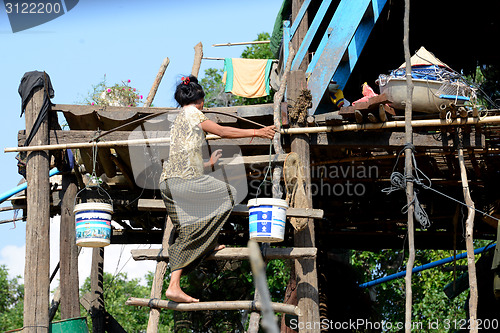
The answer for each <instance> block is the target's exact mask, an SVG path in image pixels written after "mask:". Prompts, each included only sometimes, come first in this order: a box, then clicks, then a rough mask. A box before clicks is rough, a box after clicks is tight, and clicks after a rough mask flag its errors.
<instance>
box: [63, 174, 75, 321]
mask: <svg viewBox="0 0 500 333" xmlns="http://www.w3.org/2000/svg"><path fill="white" fill-rule="evenodd" d="M62 186H63V190H64V194H63V199H62V203H61V231H60V243H61V246H60V249H59V250H60V251H59V253H60V259H59V260H60V265H61V273H60V291H61V304H60V306H61V319H69V318H76V317H79V316H80V295H79V293H80V291H79V288H78V286H79V282H78V246H77V245H76V236H75V214H74V213H73V208H74V207H73V206H74V204H75V196H76V192H77V186H76V177H75V176H73V175H71V174H65V175H63V176H62Z"/></svg>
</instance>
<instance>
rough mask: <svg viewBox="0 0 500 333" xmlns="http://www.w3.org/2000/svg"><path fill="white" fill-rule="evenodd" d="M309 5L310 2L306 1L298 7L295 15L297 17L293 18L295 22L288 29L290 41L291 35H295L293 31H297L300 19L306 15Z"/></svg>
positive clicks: (309, 0)
mask: <svg viewBox="0 0 500 333" xmlns="http://www.w3.org/2000/svg"><path fill="white" fill-rule="evenodd" d="M310 3H311V0H306V1H304V3H303V4H302V6H301V7H300V10H299V12H298V13H297V17H296V18H295V21H293V24H292V27H291V28H290V39H291V38H293V35H295V31H297V28H298V27H299V24H300V21H302V19H303V18H304V15H305V14H306V11H307V7H309V4H310Z"/></svg>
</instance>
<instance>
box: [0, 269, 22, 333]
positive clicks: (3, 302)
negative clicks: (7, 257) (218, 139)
mask: <svg viewBox="0 0 500 333" xmlns="http://www.w3.org/2000/svg"><path fill="white" fill-rule="evenodd" d="M8 273H9V271H8V269H7V267H5V265H1V266H0V290H1V292H0V331H2V332H4V331H7V330H12V329H16V328H20V327H23V299H24V285H22V284H19V282H18V280H19V279H20V278H21V277H20V276H17V277H15V278H13V279H9V277H8Z"/></svg>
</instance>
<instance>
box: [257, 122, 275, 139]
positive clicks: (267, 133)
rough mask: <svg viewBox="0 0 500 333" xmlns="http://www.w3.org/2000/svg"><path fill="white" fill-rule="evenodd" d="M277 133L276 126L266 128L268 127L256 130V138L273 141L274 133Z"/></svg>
mask: <svg viewBox="0 0 500 333" xmlns="http://www.w3.org/2000/svg"><path fill="white" fill-rule="evenodd" d="M277 131H278V129H277V128H276V126H274V125H271V126H266V127H262V128H259V129H256V130H255V136H258V137H259V138H264V139H272V138H274V133H276V132H277Z"/></svg>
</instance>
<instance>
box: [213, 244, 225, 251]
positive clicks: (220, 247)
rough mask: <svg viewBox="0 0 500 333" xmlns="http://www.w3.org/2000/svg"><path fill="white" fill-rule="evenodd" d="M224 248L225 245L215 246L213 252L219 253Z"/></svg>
mask: <svg viewBox="0 0 500 333" xmlns="http://www.w3.org/2000/svg"><path fill="white" fill-rule="evenodd" d="M225 248H226V245H217V246H216V247H215V249H214V251H220V250H222V249H225Z"/></svg>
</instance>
